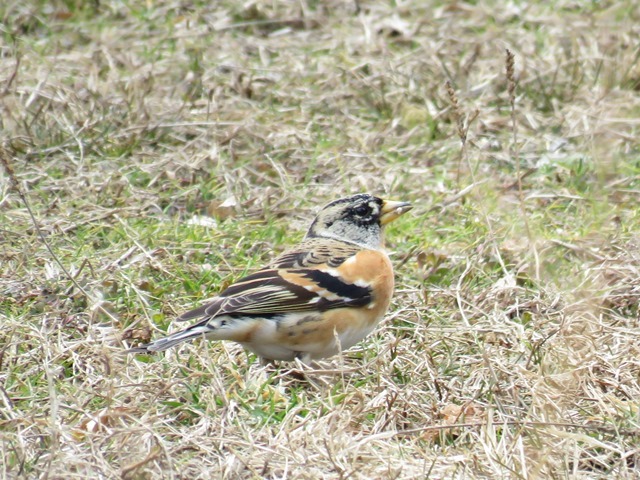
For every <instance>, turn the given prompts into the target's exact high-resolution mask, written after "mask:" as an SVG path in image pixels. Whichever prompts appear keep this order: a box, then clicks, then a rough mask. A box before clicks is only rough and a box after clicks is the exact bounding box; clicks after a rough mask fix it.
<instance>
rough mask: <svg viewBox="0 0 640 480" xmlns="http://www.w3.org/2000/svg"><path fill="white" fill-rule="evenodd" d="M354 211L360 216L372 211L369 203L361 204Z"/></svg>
mask: <svg viewBox="0 0 640 480" xmlns="http://www.w3.org/2000/svg"><path fill="white" fill-rule="evenodd" d="M353 213H355V214H356V215H358V216H359V217H365V216H367V215H369V214H370V213H371V209H370V208H369V206H368V205H359V206H357V207H356V208H355V209H354V210H353Z"/></svg>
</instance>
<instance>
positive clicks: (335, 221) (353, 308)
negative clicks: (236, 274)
mask: <svg viewBox="0 0 640 480" xmlns="http://www.w3.org/2000/svg"><path fill="white" fill-rule="evenodd" d="M411 208H412V206H411V204H409V203H407V202H394V201H389V200H382V199H380V198H377V197H374V196H372V195H369V194H359V195H353V196H350V197H346V198H342V199H340V200H336V201H334V202H331V203H329V204H328V205H326V206H325V207H324V208H323V209H322V210H320V213H318V215H317V216H316V218H315V219H314V221H313V223H312V224H311V227H309V231H308V232H307V235H306V236H305V238H304V240H303V241H302V242H301V243H300V244H299V245H298V246H297V247H295V248H293V249H291V250H289V251H287V252H285V253H283V254H282V255H280V256H279V257H277V258H276V259H275V260H274V261H273V262H271V263H270V264H269V265H268V266H267V267H266V268H264V269H262V270H260V271H258V272H256V273H254V274H252V275H249V276H247V277H244V278H242V279H240V280H238V281H237V282H236V283H234V284H232V285H231V286H230V287H228V288H227V289H226V290H224V291H223V292H222V293H220V294H219V295H218V296H217V297H214V298H213V299H210V300H209V301H208V303H206V304H205V305H202V306H201V307H199V308H196V309H195V310H191V311H189V312H186V313H184V314H182V315H181V316H180V317H178V319H177V320H178V321H185V320H193V319H200V321H199V322H197V323H195V324H194V325H191V326H190V327H188V328H186V329H184V330H182V331H179V332H177V333H174V334H172V335H169V336H168V337H164V338H160V339H158V340H155V341H153V342H151V343H149V344H147V345H143V346H140V347H137V348H133V349H131V350H129V352H132V353H151V352H161V351H163V350H166V349H168V348H170V347H173V346H174V345H178V344H180V343H182V342H186V341H189V340H194V339H196V338H199V337H206V338H207V339H211V340H232V341H234V342H238V343H240V344H241V345H242V346H243V347H244V348H245V349H247V350H250V351H252V352H254V353H255V354H257V355H258V356H259V357H261V358H262V359H263V360H293V359H295V358H298V359H300V360H301V361H302V362H304V363H307V364H308V363H310V361H311V360H314V359H319V358H324V357H330V356H332V355H335V354H337V353H339V352H340V351H342V350H346V349H348V348H350V347H351V346H353V345H355V344H356V343H358V342H359V341H360V340H362V339H363V338H365V337H366V336H367V335H368V334H369V333H371V331H372V330H373V329H374V328H375V327H376V325H377V324H378V323H379V322H380V320H381V319H382V317H383V316H384V314H385V313H386V311H387V309H388V308H389V303H390V301H391V295H392V294H393V285H394V280H393V267H392V266H391V262H390V260H389V257H388V255H387V253H386V252H385V250H384V248H383V228H384V226H385V225H386V224H388V223H389V222H391V221H393V220H395V219H396V218H398V217H399V216H400V215H402V214H404V213H405V212H407V211H409V210H410V209H411Z"/></svg>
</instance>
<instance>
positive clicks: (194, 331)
mask: <svg viewBox="0 0 640 480" xmlns="http://www.w3.org/2000/svg"><path fill="white" fill-rule="evenodd" d="M212 331H213V329H212V328H211V327H210V326H209V325H208V324H206V323H205V324H204V325H193V326H192V327H189V328H187V329H185V330H182V331H180V332H176V333H174V334H171V335H169V336H167V337H164V338H159V339H158V340H154V341H153V342H151V343H148V344H147V345H141V346H139V347H135V348H130V349H129V350H127V353H153V352H164V351H165V350H167V349H169V348H171V347H173V346H175V345H178V344H180V343H183V342H188V341H190V340H195V339H196V338H198V337H201V336H203V335H206V334H207V333H210V332H212Z"/></svg>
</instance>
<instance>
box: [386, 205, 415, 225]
mask: <svg viewBox="0 0 640 480" xmlns="http://www.w3.org/2000/svg"><path fill="white" fill-rule="evenodd" d="M412 208H413V205H411V204H410V203H409V202H392V201H391V200H383V201H382V210H381V215H380V223H381V224H382V225H386V224H387V223H389V222H393V221H394V220H395V219H396V218H398V217H399V216H400V215H402V214H403V213H407V212H408V211H409V210H411V209H412Z"/></svg>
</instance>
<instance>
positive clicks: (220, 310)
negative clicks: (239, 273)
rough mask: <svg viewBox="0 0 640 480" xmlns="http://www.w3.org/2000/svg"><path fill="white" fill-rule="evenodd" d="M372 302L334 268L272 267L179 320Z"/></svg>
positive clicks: (365, 291) (364, 291)
mask: <svg viewBox="0 0 640 480" xmlns="http://www.w3.org/2000/svg"><path fill="white" fill-rule="evenodd" d="M371 299H372V291H371V289H370V288H369V287H367V286H359V285H355V284H352V283H348V282H345V281H344V280H342V279H341V278H340V277H338V276H336V274H335V270H333V269H327V270H322V269H317V268H271V269H265V270H261V271H259V272H257V273H254V274H253V275H249V276H248V277H245V278H243V279H241V280H239V281H238V282H237V283H234V284H233V285H231V286H230V287H229V288H227V289H226V290H224V291H223V292H222V293H221V294H220V295H219V296H218V297H215V298H213V299H212V300H211V301H210V302H209V303H207V304H205V305H203V306H201V307H198V308H196V309H194V310H191V311H189V312H186V313H184V314H182V315H181V316H180V317H179V318H178V321H184V320H191V319H194V318H202V317H205V318H214V317H218V316H221V315H229V316H235V317H245V316H246V317H252V316H274V315H280V314H282V313H287V312H306V311H314V310H315V311H317V310H320V311H324V310H329V309H333V308H342V307H356V306H363V305H366V304H368V303H369V302H370V301H371Z"/></svg>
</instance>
